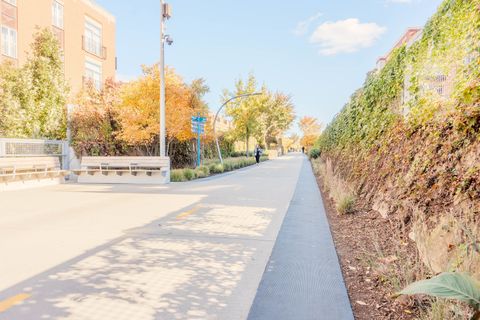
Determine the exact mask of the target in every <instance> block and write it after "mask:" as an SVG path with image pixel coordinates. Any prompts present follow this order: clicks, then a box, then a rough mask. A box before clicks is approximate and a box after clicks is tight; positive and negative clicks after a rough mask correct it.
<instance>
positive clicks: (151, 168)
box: [72, 157, 170, 184]
mask: <svg viewBox="0 0 480 320" xmlns="http://www.w3.org/2000/svg"><path fill="white" fill-rule="evenodd" d="M72 172H73V173H74V174H76V175H77V176H78V182H80V183H127V184H162V183H168V182H169V180H170V176H169V175H170V160H169V158H162V157H82V160H81V168H80V169H77V170H72Z"/></svg>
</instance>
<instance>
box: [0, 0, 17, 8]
mask: <svg viewBox="0 0 480 320" xmlns="http://www.w3.org/2000/svg"><path fill="white" fill-rule="evenodd" d="M3 1H5V2H7V3H10V4H11V5H12V6H15V7H16V6H17V0H3Z"/></svg>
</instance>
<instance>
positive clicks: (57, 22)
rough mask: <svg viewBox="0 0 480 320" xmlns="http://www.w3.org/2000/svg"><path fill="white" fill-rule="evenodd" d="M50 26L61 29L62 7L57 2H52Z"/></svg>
mask: <svg viewBox="0 0 480 320" xmlns="http://www.w3.org/2000/svg"><path fill="white" fill-rule="evenodd" d="M52 24H53V25H54V26H55V27H57V28H60V29H63V5H62V4H61V3H60V2H58V1H53V2H52Z"/></svg>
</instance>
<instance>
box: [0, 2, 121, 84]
mask: <svg viewBox="0 0 480 320" xmlns="http://www.w3.org/2000/svg"><path fill="white" fill-rule="evenodd" d="M0 5H1V32H0V37H1V38H0V52H1V55H0V62H3V61H5V60H10V61H12V62H13V63H14V64H15V65H17V66H20V65H22V64H23V63H25V61H26V60H27V54H28V52H29V51H30V46H31V43H32V41H33V35H34V33H35V32H36V30H37V28H38V27H40V28H45V27H49V28H51V29H52V31H53V33H54V34H55V35H56V36H57V38H58V40H59V43H60V47H61V48H62V51H63V58H64V62H65V78H66V80H67V81H68V82H69V83H70V85H71V88H72V93H76V92H78V90H79V89H80V88H81V87H82V85H83V83H84V81H85V80H86V79H91V80H92V81H93V83H94V84H95V86H96V87H97V88H101V86H102V84H103V83H104V81H105V80H106V79H107V78H114V77H115V69H116V55H115V17H114V16H113V15H112V14H110V13H109V12H107V11H106V10H105V9H103V8H101V7H100V6H99V5H97V4H96V3H94V2H93V1H91V0H0Z"/></svg>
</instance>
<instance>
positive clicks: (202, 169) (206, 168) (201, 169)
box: [196, 166, 210, 176]
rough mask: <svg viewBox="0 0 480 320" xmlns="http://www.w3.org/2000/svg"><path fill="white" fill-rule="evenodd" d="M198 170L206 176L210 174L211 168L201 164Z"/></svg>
mask: <svg viewBox="0 0 480 320" xmlns="http://www.w3.org/2000/svg"><path fill="white" fill-rule="evenodd" d="M196 170H197V171H200V172H203V173H204V174H205V176H209V175H210V169H209V168H208V166H200V167H198V168H197V169H196Z"/></svg>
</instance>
